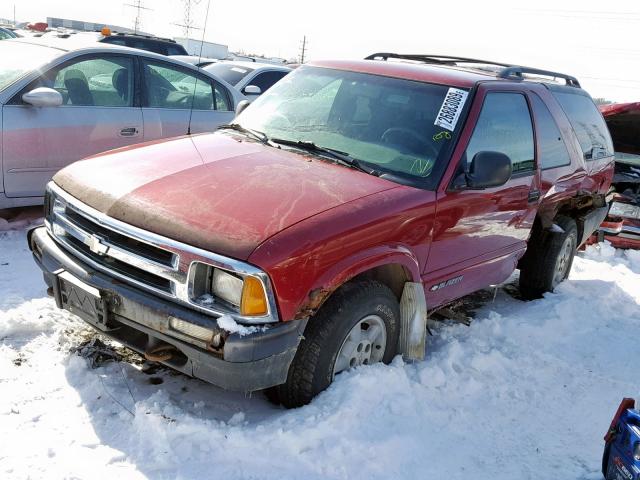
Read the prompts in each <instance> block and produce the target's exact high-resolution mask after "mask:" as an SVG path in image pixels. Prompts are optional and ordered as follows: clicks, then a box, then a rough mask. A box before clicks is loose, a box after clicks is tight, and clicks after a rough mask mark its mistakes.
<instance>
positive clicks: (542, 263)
mask: <svg viewBox="0 0 640 480" xmlns="http://www.w3.org/2000/svg"><path fill="white" fill-rule="evenodd" d="M555 223H556V225H558V226H559V227H560V228H562V230H563V232H544V233H540V234H539V235H538V236H537V238H533V239H532V240H531V244H530V246H529V249H528V250H527V253H526V255H525V258H524V259H523V262H522V265H521V267H520V292H521V293H522V295H523V296H524V297H525V298H540V297H541V296H542V294H543V293H545V292H552V291H553V290H554V288H556V287H557V286H558V285H559V284H560V283H561V282H562V281H564V280H565V279H566V278H567V277H568V276H569V272H570V271H571V266H572V265H573V258H574V257H575V254H576V248H577V246H578V227H577V226H576V222H575V221H574V220H573V219H572V218H570V217H564V216H560V217H557V218H556V220H555Z"/></svg>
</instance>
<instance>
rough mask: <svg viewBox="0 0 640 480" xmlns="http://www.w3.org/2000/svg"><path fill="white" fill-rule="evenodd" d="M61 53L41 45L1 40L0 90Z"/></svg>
mask: <svg viewBox="0 0 640 480" xmlns="http://www.w3.org/2000/svg"><path fill="white" fill-rule="evenodd" d="M61 54H62V52H61V51H59V50H55V49H53V48H48V47H44V46H41V45H32V44H29V43H22V42H20V41H16V40H3V41H2V42H0V91H2V90H4V89H5V88H6V87H8V86H9V85H11V84H12V83H13V82H15V81H16V80H18V79H19V78H20V77H22V76H23V75H25V74H27V73H29V72H30V71H31V70H33V69H35V68H38V67H39V66H41V65H44V64H46V63H49V62H50V61H51V60H53V59H54V58H55V57H57V56H58V55H61Z"/></svg>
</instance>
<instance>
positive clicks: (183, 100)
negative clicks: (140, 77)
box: [144, 62, 215, 110]
mask: <svg viewBox="0 0 640 480" xmlns="http://www.w3.org/2000/svg"><path fill="white" fill-rule="evenodd" d="M144 86H145V91H146V93H147V95H146V102H145V105H144V106H145V107H151V108H179V109H189V108H191V106H192V104H193V108H194V110H214V109H215V101H214V98H215V97H214V93H213V86H212V83H211V82H209V81H207V80H203V79H202V78H200V77H197V76H196V75H191V74H190V73H188V72H185V71H184V70H180V69H177V68H172V67H170V66H168V65H162V64H159V63H155V62H153V63H152V62H145V68H144ZM194 90H195V92H194Z"/></svg>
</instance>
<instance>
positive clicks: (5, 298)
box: [0, 232, 640, 480]
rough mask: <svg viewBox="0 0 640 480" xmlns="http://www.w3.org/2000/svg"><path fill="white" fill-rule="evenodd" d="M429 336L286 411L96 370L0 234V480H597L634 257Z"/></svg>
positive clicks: (635, 299) (66, 319)
mask: <svg viewBox="0 0 640 480" xmlns="http://www.w3.org/2000/svg"><path fill="white" fill-rule="evenodd" d="M433 333H434V336H433V337H430V338H429V342H428V350H429V352H428V356H427V359H426V360H425V361H423V362H419V363H415V364H411V365H409V364H405V363H403V362H402V361H401V360H400V359H399V358H397V359H396V360H395V361H394V362H393V364H392V365H390V366H384V365H375V366H371V367H365V368H362V369H359V370H356V371H353V372H349V373H346V374H342V375H340V376H339V378H338V379H337V381H336V382H335V384H334V385H333V386H332V387H331V388H329V389H328V390H327V391H326V392H324V393H323V394H321V395H320V396H319V397H318V398H317V399H316V400H315V401H314V402H313V403H312V404H311V405H309V406H307V407H304V408H301V409H298V410H293V411H286V410H283V409H280V408H277V407H274V406H272V405H270V404H269V403H268V402H267V401H266V400H265V399H264V397H263V396H262V395H261V394H255V395H254V396H253V397H247V396H244V395H242V394H236V393H229V392H224V391H222V390H220V389H218V388H215V387H213V386H210V385H207V384H205V383H203V382H200V381H198V380H194V379H189V378H186V377H184V376H182V375H178V374H174V373H171V372H168V371H161V372H158V373H156V374H153V375H147V374H145V373H142V372H141V371H140V368H139V367H138V366H136V365H135V364H134V363H135V362H134V363H131V362H127V361H122V362H118V363H115V362H111V363H107V364H105V365H104V366H101V367H99V368H95V369H91V368H90V366H89V365H88V363H87V360H86V359H85V358H83V357H81V356H79V355H78V354H76V353H70V350H72V349H73V347H76V346H78V345H79V344H80V343H81V342H82V341H83V340H86V339H87V338H88V337H90V335H91V334H90V332H89V331H88V330H87V329H86V327H84V325H83V324H82V323H81V322H80V321H78V320H75V319H73V318H72V317H71V316H69V315H68V314H66V313H64V312H61V311H58V310H56V308H55V306H54V304H53V301H52V300H50V299H48V298H47V297H46V294H45V289H44V286H43V282H42V281H41V277H40V273H39V271H38V270H37V268H36V267H35V265H34V264H33V262H32V260H31V257H30V254H29V252H28V249H27V247H26V242H25V239H24V232H7V233H0V478H2V479H14V478H18V479H22V478H55V479H58V478H86V479H98V478H109V479H114V478H116V479H137V478H154V479H155V478H167V479H174V478H226V479H235V478H243V479H272V478H273V479H278V480H282V479H289V478H295V479H305V480H306V479H316V478H317V479H325V478H344V479H359V478H363V479H378V478H380V479H382V478H384V479H402V478H407V479H415V478H420V479H429V478H433V479H438V480H439V479H445V478H446V479H465V480H466V479H468V478H474V479H510V480H511V479H529V478H535V479H545V480H548V479H552V478H554V479H565V480H566V479H599V478H601V476H600V473H599V469H600V459H601V454H602V447H603V442H602V436H603V434H604V432H605V430H606V428H607V427H608V424H609V422H610V420H611V417H612V415H613V413H614V412H615V409H616V408H617V406H618V403H619V402H620V399H621V398H622V397H623V396H637V395H638V394H639V393H640V392H639V390H640V369H639V368H638V362H639V360H640V350H639V349H640V342H639V341H638V339H639V338H640V252H622V251H615V250H614V249H612V248H611V247H609V246H607V245H604V246H602V247H601V248H600V249H596V248H593V247H592V248H590V249H589V250H588V251H587V252H586V253H583V254H580V256H579V258H576V261H575V264H574V268H573V271H572V273H571V277H570V280H569V281H567V282H565V283H564V284H563V285H562V286H561V287H560V288H559V289H558V291H557V293H555V294H551V295H548V296H547V297H546V298H545V299H543V300H539V301H535V302H529V303H524V302H521V301H518V300H516V299H514V298H512V297H511V296H509V295H508V294H507V293H506V291H505V290H500V291H499V292H498V294H497V297H496V300H495V302H493V303H488V304H487V305H485V306H484V307H483V308H482V309H481V310H480V311H479V312H478V314H477V316H476V319H475V320H474V321H473V322H472V324H471V326H470V327H466V326H463V325H460V324H438V325H436V326H435V327H434V328H433ZM160 382H162V383H160Z"/></svg>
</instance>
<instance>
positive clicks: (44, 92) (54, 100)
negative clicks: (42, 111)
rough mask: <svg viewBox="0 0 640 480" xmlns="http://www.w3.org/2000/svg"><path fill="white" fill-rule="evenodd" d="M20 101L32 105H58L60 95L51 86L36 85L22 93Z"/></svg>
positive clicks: (59, 103)
mask: <svg viewBox="0 0 640 480" xmlns="http://www.w3.org/2000/svg"><path fill="white" fill-rule="evenodd" d="M22 101H23V102H25V103H28V104H29V105H33V106H34V107H59V106H60V105H62V95H61V94H60V92H58V91H57V90H54V89H53V88H47V87H38V88H34V89H33V90H31V91H30V92H27V93H25V94H24V95H22Z"/></svg>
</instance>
